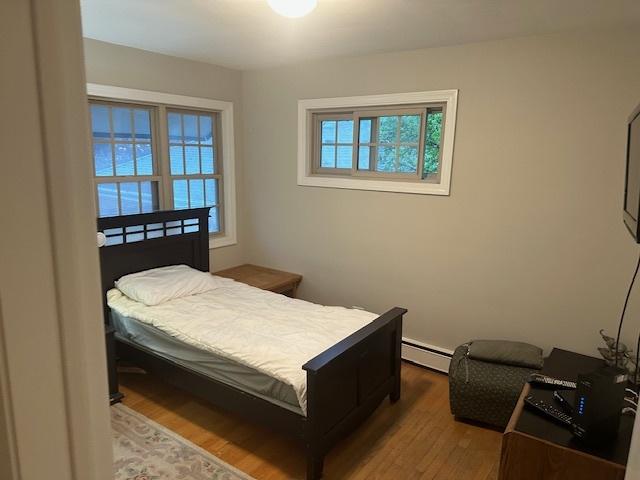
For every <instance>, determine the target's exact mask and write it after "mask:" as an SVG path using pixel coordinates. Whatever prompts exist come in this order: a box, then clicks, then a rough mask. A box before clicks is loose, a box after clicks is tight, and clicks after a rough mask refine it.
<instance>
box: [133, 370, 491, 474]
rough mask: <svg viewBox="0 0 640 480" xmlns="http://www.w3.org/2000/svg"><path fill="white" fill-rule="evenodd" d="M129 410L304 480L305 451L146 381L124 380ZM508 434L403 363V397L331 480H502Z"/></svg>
mask: <svg viewBox="0 0 640 480" xmlns="http://www.w3.org/2000/svg"><path fill="white" fill-rule="evenodd" d="M120 384H121V385H120V386H121V391H122V392H123V393H124V394H125V399H124V404H125V405H127V406H128V407H130V408H132V409H134V410H137V411H138V412H140V413H142V414H143V415H146V416H147V417H149V418H151V419H152V420H154V421H156V422H158V423H160V424H162V425H164V426H165V427H168V428H169V429H171V430H173V431H175V432H177V433H178V434H180V435H182V436H183V437H185V438H187V439H189V440H190V441H192V442H193V443H195V444H197V445H199V446H200V447H202V448H204V449H206V450H208V451H210V452H211V453H213V454H214V455H216V456H218V457H219V458H221V459H222V460H224V461H225V462H227V463H230V464H232V465H234V466H235V467H237V468H239V469H240V470H242V471H244V472H246V473H248V474H249V475H251V476H253V477H255V478H256V479H259V480H262V479H264V480H280V479H291V478H296V479H303V478H304V472H305V463H304V452H303V449H302V447H300V446H299V445H298V444H296V443H295V442H293V441H291V440H290V439H288V438H287V437H285V436H282V435H280V434H276V433H273V432H271V431H269V430H267V429H264V428H262V427H259V426H256V425H255V424H253V423H249V422H246V421H244V420H242V419H241V418H239V417H237V416H235V415H232V414H228V413H226V412H224V411H222V410H220V409H218V408H216V407H214V406H212V405H210V404H208V403H206V402H203V401H200V400H198V399H196V398H195V397H193V396H191V395H189V394H186V393H183V392H181V391H180V390H178V389H175V388H173V387H171V386H168V385H166V384H164V383H162V382H161V381H160V380H157V379H155V378H153V377H150V376H148V375H144V374H135V373H121V374H120ZM501 438H502V435H501V434H500V433H499V432H496V431H494V430H489V429H485V428H481V427H478V426H475V425H470V424H467V423H463V422H458V421H455V420H454V419H453V417H452V416H451V414H450V412H449V391H448V382H447V377H446V376H445V375H441V374H438V373H435V372H431V371H429V370H426V369H423V368H420V367H416V366H414V365H411V364H408V363H403V366H402V398H401V400H400V401H399V402H398V403H397V404H395V405H390V404H389V401H388V400H386V401H385V402H384V403H383V404H382V405H381V406H380V407H379V408H378V410H377V411H376V412H375V413H374V414H373V415H372V416H371V418H370V419H369V420H368V421H366V422H365V423H364V424H363V425H362V426H361V427H360V428H359V429H358V430H357V431H356V432H355V433H353V434H352V435H351V436H350V437H348V438H346V439H345V440H344V441H343V442H341V443H340V444H338V445H336V447H335V448H334V449H333V450H332V451H331V452H330V453H329V455H328V456H327V458H326V461H325V474H324V477H323V478H325V479H328V480H330V479H354V480H355V479H358V480H362V479H394V480H396V479H397V480H400V479H438V480H444V479H452V480H453V479H465V480H485V479H487V480H489V479H497V477H498V465H499V459H500V444H501Z"/></svg>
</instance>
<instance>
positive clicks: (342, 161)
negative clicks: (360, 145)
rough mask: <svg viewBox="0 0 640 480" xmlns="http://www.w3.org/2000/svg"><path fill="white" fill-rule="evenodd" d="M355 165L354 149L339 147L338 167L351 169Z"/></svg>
mask: <svg viewBox="0 0 640 480" xmlns="http://www.w3.org/2000/svg"><path fill="white" fill-rule="evenodd" d="M352 164H353V147H338V156H337V167H338V168H351V165H352Z"/></svg>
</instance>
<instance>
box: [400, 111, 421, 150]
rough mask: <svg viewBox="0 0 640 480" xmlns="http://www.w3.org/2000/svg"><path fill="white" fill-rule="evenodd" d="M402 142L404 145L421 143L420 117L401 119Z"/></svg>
mask: <svg viewBox="0 0 640 480" xmlns="http://www.w3.org/2000/svg"><path fill="white" fill-rule="evenodd" d="M400 141H401V142H402V143H418V142H419V141H420V115H403V116H402V117H400Z"/></svg>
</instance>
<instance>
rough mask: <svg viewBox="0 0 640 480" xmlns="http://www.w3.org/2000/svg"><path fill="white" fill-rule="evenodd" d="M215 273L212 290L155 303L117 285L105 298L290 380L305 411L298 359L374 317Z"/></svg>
mask: <svg viewBox="0 0 640 480" xmlns="http://www.w3.org/2000/svg"><path fill="white" fill-rule="evenodd" d="M217 278H218V279H220V280H221V281H222V282H223V283H222V286H220V287H218V288H216V289H215V290H211V291H209V292H205V293H201V294H198V295H191V296H188V297H183V298H178V299H174V300H170V301H168V302H165V303H162V304H160V305H154V306H146V305H144V304H142V303H139V302H136V301H134V300H131V299H130V298H128V297H126V296H125V295H124V294H122V293H121V292H120V291H119V290H117V289H112V290H110V291H109V292H108V293H107V303H108V305H109V307H111V308H112V309H113V310H115V311H117V312H118V313H120V314H121V315H125V316H127V317H131V318H135V319H136V320H139V321H141V322H144V323H148V324H150V325H153V326H154V327H156V328H158V329H160V330H162V331H164V332H166V333H168V334H169V335H171V336H173V337H175V338H177V339H179V340H180V341H182V342H185V343H188V344H190V345H193V346H195V347H197V348H200V349H202V350H208V351H211V352H214V353H215V354H216V355H220V356H223V357H226V358H229V359H231V360H234V361H236V362H238V363H242V364H244V365H247V366H249V367H251V368H254V369H256V370H258V371H260V372H262V373H265V374H267V375H269V376H271V377H274V378H276V379H278V380H280V381H282V382H284V383H286V384H289V385H291V386H292V387H293V389H294V391H295V392H296V395H297V397H298V401H299V402H300V407H301V409H302V411H303V412H304V414H305V415H306V411H307V378H306V372H305V371H304V370H302V365H303V364H305V363H306V362H307V361H308V360H310V359H312V358H313V357H315V356H316V355H318V354H320V353H322V352H323V351H325V350H326V349H327V348H329V347H331V346H332V345H334V344H335V343H337V342H339V341H340V340H342V339H343V338H345V337H347V336H349V335H350V334H352V333H353V332H355V331H356V330H358V329H360V328H362V327H363V326H364V325H366V324H368V323H370V322H371V321H372V320H374V319H375V318H376V317H377V315H375V314H373V313H369V312H365V311H362V310H356V309H348V308H344V307H325V306H322V305H316V304H314V303H309V302H305V301H303V300H295V299H291V298H288V297H285V296H283V295H278V294H275V293H272V292H268V291H265V290H260V289H258V288H254V287H250V286H249V285H245V284H244V283H239V282H235V281H233V280H229V279H223V278H221V277H217Z"/></svg>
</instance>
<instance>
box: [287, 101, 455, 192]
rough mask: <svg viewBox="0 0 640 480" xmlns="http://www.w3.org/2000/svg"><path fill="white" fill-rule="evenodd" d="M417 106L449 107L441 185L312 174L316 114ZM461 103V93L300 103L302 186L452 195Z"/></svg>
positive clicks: (300, 182)
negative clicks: (428, 104) (459, 102)
mask: <svg viewBox="0 0 640 480" xmlns="http://www.w3.org/2000/svg"><path fill="white" fill-rule="evenodd" d="M416 103H444V104H446V115H445V124H444V138H443V140H442V157H441V162H442V164H441V166H440V169H441V170H440V183H428V182H400V181H394V180H371V179H363V178H353V177H338V176H334V177H328V176H326V177H323V176H319V175H317V174H315V175H314V174H312V169H311V147H312V145H313V139H312V138H310V136H309V132H310V129H309V126H310V124H311V123H310V122H311V121H312V113H313V112H314V111H317V110H322V109H331V108H359V107H377V106H387V105H405V104H416ZM457 104H458V90H438V91H432V92H409V93H392V94H386V95H363V96H357V97H335V98H313V99H304V100H298V185H302V186H309V187H329V188H348V189H352V190H376V191H380V192H400V193H418V194H423V195H449V188H450V185H451V168H452V163H453V142H454V138H455V130H456V111H457Z"/></svg>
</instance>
